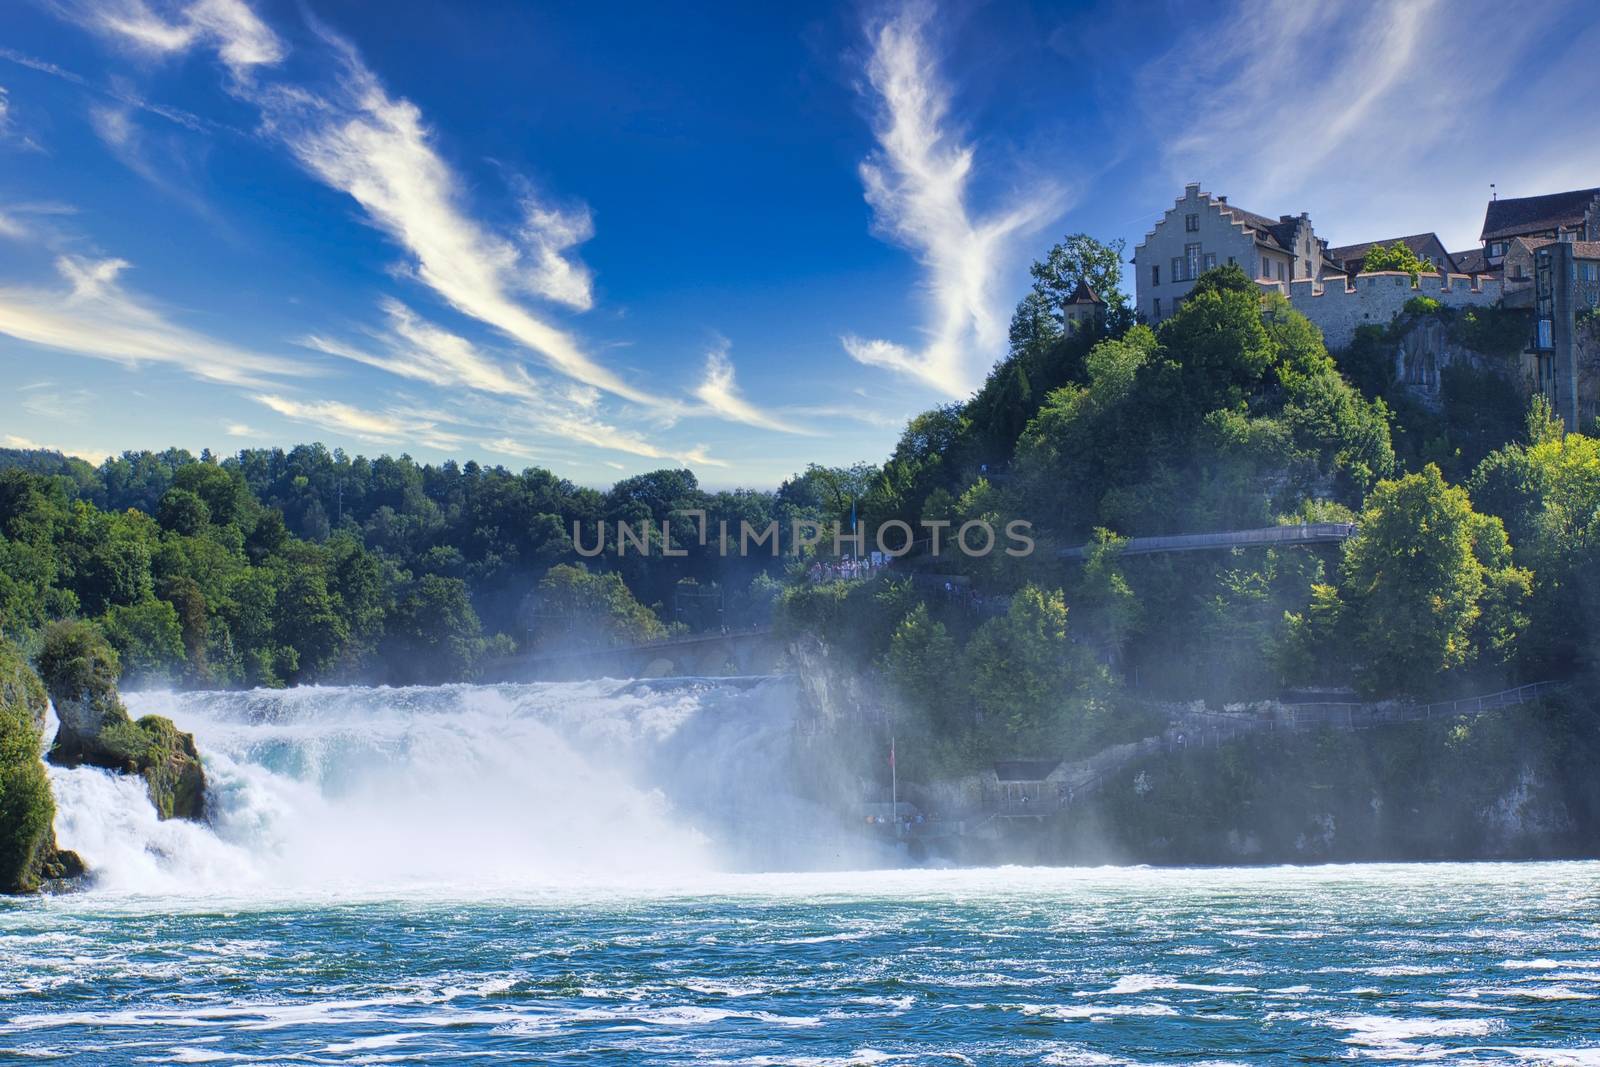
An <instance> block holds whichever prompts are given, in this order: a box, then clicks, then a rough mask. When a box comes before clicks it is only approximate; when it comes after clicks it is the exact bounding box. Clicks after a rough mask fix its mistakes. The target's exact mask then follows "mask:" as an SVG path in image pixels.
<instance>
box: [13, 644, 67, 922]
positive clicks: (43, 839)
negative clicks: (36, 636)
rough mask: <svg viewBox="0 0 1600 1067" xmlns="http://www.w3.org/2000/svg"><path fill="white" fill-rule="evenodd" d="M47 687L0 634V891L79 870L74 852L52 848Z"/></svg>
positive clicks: (24, 889) (24, 888) (28, 888)
mask: <svg viewBox="0 0 1600 1067" xmlns="http://www.w3.org/2000/svg"><path fill="white" fill-rule="evenodd" d="M47 709H48V705H47V704H46V702H45V689H44V686H43V684H42V683H40V681H39V678H38V676H37V675H36V674H34V672H33V670H32V669H31V668H29V666H28V664H27V661H26V660H24V659H23V658H22V655H21V653H20V652H18V651H17V649H16V648H15V647H14V646H12V645H11V644H10V643H8V642H6V641H4V640H3V639H0V892H3V893H31V892H34V891H36V890H37V889H39V887H40V885H41V884H42V883H46V882H50V881H61V880H66V879H71V878H75V877H77V876H78V875H81V874H82V873H83V861H82V860H80V859H79V858H78V856H77V854H76V853H74V852H67V851H62V850H60V849H58V848H56V835H55V829H54V825H53V824H54V822H55V814H56V807H55V801H54V799H53V798H52V797H51V795H50V779H49V777H48V776H47V775H46V774H45V769H44V764H43V763H41V762H40V761H39V749H40V747H41V737H40V729H41V727H42V725H43V723H44V718H45V712H46V710H47Z"/></svg>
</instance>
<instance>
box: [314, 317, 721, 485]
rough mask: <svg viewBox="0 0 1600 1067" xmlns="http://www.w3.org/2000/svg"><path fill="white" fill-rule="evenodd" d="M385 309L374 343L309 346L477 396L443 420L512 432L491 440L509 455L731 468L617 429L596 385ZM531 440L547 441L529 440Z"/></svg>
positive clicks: (701, 453) (319, 339)
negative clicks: (591, 453)
mask: <svg viewBox="0 0 1600 1067" xmlns="http://www.w3.org/2000/svg"><path fill="white" fill-rule="evenodd" d="M382 307H383V310H384V313H385V316H386V318H387V327H386V328H383V329H375V330H371V331H368V341H369V342H370V343H369V344H366V345H355V344H350V343H348V342H345V341H340V340H337V339H333V338H329V337H326V336H311V337H306V338H304V339H303V340H302V341H301V343H302V344H304V345H305V346H307V347H308V348H312V349H314V350H316V351H319V352H322V353H325V354H327V355H330V356H335V357H337V358H340V359H348V360H353V361H355V362H358V363H364V364H366V365H368V366H372V367H377V368H379V369H381V370H384V371H387V372H388V373H390V374H394V375H396V376H398V377H402V378H408V379H411V380H413V381H419V382H423V383H426V384H428V385H434V386H441V387H446V388H447V389H452V390H466V391H469V392H471V393H474V394H477V396H475V397H471V398H466V399H458V400H456V401H455V402H454V405H453V406H454V407H459V408H460V410H459V411H452V412H450V413H444V414H437V415H436V416H435V418H436V419H437V420H438V421H439V422H442V423H445V424H449V425H454V426H455V427H456V428H457V429H458V430H459V431H461V432H463V433H465V432H470V431H473V430H477V431H481V430H482V429H483V428H484V427H485V426H491V427H494V428H497V429H501V430H504V434H503V435H502V436H500V437H497V438H493V439H490V440H486V441H484V442H483V443H484V446H485V447H490V448H492V449H493V450H494V451H496V452H498V453H500V454H502V455H509V456H516V457H520V458H524V459H535V458H543V457H546V456H548V455H549V453H550V451H551V447H550V445H554V446H557V447H560V446H563V445H570V444H573V443H577V444H583V445H588V446H590V447H592V448H597V449H602V450H605V451H611V452H621V453H624V454H627V455H632V456H640V457H643V458H646V459H665V460H682V461H685V462H696V463H702V464H707V465H710V466H725V464H723V463H721V462H720V461H718V460H715V459H712V458H711V457H710V456H709V454H708V453H707V452H706V450H705V449H704V448H703V447H701V446H698V445H697V446H693V447H689V448H674V447H672V446H670V445H666V444H662V443H658V442H656V441H653V440H651V439H649V438H647V437H645V436H644V435H642V434H639V433H637V432H634V431H631V430H625V429H622V428H620V427H618V426H615V425H613V424H611V423H610V422H608V421H606V420H605V419H604V418H603V417H602V416H601V414H600V411H599V399H600V398H599V394H598V392H597V391H596V390H595V389H594V388H592V387H589V386H584V385H581V384H578V383H573V382H566V383H563V382H562V381H561V380H560V379H556V380H555V381H553V382H552V381H550V380H547V379H543V378H536V377H534V376H533V375H532V374H530V373H529V372H528V370H527V369H526V368H524V367H522V366H520V365H519V364H516V363H512V362H509V361H506V360H502V359H497V358H495V357H494V356H492V355H490V354H489V353H487V352H485V351H483V349H481V348H480V347H479V346H477V345H475V344H473V343H472V342H471V341H469V340H467V339H466V338H464V337H462V336H460V335H459V334H456V333H453V332H451V331H450V330H447V329H445V328H443V327H441V326H439V325H438V324H436V323H433V322H430V321H428V320H426V319H424V318H422V317H421V316H420V315H418V314H417V313H416V312H415V311H413V310H412V309H411V308H409V307H407V306H406V305H404V304H402V303H401V302H399V301H398V300H394V299H385V300H384V301H383V303H382ZM530 437H532V438H536V439H537V440H538V442H540V443H538V444H534V443H529V441H528V438H530ZM546 442H548V443H549V444H546Z"/></svg>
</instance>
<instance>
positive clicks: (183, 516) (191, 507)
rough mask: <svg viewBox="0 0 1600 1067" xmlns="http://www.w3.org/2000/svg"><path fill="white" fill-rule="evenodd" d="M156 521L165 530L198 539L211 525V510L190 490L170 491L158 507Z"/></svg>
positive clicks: (164, 495) (163, 495)
mask: <svg viewBox="0 0 1600 1067" xmlns="http://www.w3.org/2000/svg"><path fill="white" fill-rule="evenodd" d="M156 521H157V522H159V523H160V524H161V528H162V529H163V530H170V531H171V532H173V533H176V534H182V535H183V536H185V537H197V536H199V535H200V534H201V533H203V532H204V531H205V528H206V527H207V526H209V525H211V509H210V508H209V507H208V506H207V505H206V502H205V501H204V500H201V499H200V495H199V494H198V493H196V492H194V491H193V490H189V489H168V490H167V491H166V492H165V493H162V494H161V501H160V503H159V504H157V505H156Z"/></svg>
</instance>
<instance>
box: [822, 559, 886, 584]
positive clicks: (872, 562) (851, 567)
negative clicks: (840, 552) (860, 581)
mask: <svg viewBox="0 0 1600 1067" xmlns="http://www.w3.org/2000/svg"><path fill="white" fill-rule="evenodd" d="M888 565H889V557H887V556H880V555H877V554H874V555H872V556H870V557H864V558H861V559H857V558H854V557H846V558H844V559H835V560H818V561H817V562H815V563H813V564H812V565H811V569H810V570H808V571H807V572H806V574H807V576H808V577H809V578H810V579H811V580H812V581H813V582H839V581H853V580H855V579H857V578H871V577H872V576H873V575H875V574H877V573H878V572H879V571H881V570H883V569H884V568H885V567H887V566H888Z"/></svg>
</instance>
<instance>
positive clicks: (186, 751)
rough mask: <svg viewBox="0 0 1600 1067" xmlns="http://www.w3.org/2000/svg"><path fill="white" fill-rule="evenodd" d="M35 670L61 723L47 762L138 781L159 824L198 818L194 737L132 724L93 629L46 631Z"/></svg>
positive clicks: (166, 725) (148, 721)
mask: <svg viewBox="0 0 1600 1067" xmlns="http://www.w3.org/2000/svg"><path fill="white" fill-rule="evenodd" d="M39 671H40V673H41V674H43V675H44V683H45V687H46V688H47V689H48V690H49V693H50V699H51V701H53V702H54V703H55V706H56V716H57V717H58V718H59V719H60V720H61V729H60V730H59V731H58V732H57V734H56V739H55V743H54V745H52V746H51V749H50V756H49V759H50V762H52V763H55V764H57V765H60V766H64V767H76V766H79V765H81V764H87V765H88V766H91V767H103V768H105V769H106V770H110V771H117V772H119V773H121V774H137V775H140V776H141V777H143V778H144V780H145V785H146V787H147V789H148V792H149V794H150V802H151V803H152V804H153V805H155V809H156V814H157V815H159V816H160V817H161V818H163V819H173V818H177V819H199V818H201V817H202V816H203V815H204V813H205V791H206V779H205V772H204V770H202V768H201V765H200V754H199V752H198V751H197V750H196V749H195V745H194V736H193V735H192V734H186V733H180V732H179V730H178V728H177V727H176V726H174V725H173V724H172V720H171V719H168V718H165V717H163V716H160V715H146V716H145V717H144V718H142V719H140V720H139V721H137V722H135V721H134V720H133V719H132V718H131V717H130V716H129V715H128V709H127V708H126V707H124V706H123V703H122V698H121V697H119V696H118V695H117V686H116V679H117V653H116V650H115V649H113V648H112V647H111V646H110V645H109V644H108V643H107V642H106V639H105V636H104V635H103V634H101V633H100V631H99V630H98V629H97V628H96V627H95V626H94V625H92V624H90V623H84V622H65V623H56V624H55V625H53V626H51V627H50V628H49V629H48V630H46V631H45V638H44V651H43V652H41V653H40V655H39Z"/></svg>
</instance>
